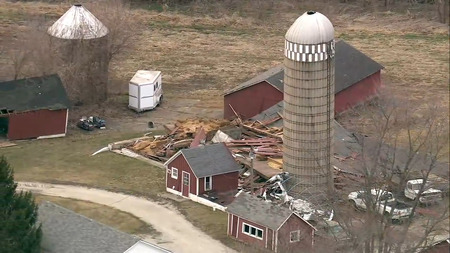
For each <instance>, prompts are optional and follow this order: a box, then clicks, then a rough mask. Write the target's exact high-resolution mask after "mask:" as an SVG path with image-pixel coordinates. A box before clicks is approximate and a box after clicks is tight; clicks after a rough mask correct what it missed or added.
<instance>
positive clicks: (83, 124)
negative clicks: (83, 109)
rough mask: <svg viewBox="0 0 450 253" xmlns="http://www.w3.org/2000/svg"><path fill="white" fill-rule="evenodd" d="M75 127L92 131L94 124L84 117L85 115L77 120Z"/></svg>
mask: <svg viewBox="0 0 450 253" xmlns="http://www.w3.org/2000/svg"><path fill="white" fill-rule="evenodd" d="M77 127H79V128H81V129H83V130H86V131H92V130H94V128H95V126H94V124H92V123H91V122H89V120H87V119H86V117H83V118H81V119H80V121H78V123H77Z"/></svg>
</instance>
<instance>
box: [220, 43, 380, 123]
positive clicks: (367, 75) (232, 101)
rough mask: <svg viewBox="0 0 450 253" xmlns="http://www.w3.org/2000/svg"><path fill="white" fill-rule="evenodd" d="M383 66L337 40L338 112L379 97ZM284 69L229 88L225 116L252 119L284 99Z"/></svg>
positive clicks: (279, 68)
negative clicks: (236, 115)
mask: <svg viewBox="0 0 450 253" xmlns="http://www.w3.org/2000/svg"><path fill="white" fill-rule="evenodd" d="M382 69H383V66H381V65H380V64H378V63H377V62H375V61H374V60H372V59H371V58H370V57H368V56H367V55H365V54H363V53H362V52H360V51H358V50H357V49H355V48H354V47H352V46H351V45H349V44H347V43H346V42H345V41H342V40H341V41H338V42H337V43H336V72H335V78H336V80H335V107H334V109H335V113H336V114H339V113H341V112H344V111H345V110H347V109H349V108H351V107H353V106H355V105H357V104H359V103H362V102H364V101H367V100H369V99H371V98H372V97H374V96H376V95H377V93H378V90H379V89H380V87H381V70H382ZM283 79H284V69H283V67H282V66H277V67H274V68H272V69H269V70H268V71H266V72H264V73H262V74H260V75H258V76H256V77H255V78H253V79H251V80H249V81H247V82H245V83H242V84H240V85H239V86H237V87H235V88H233V89H231V90H228V91H227V92H226V93H225V95H224V118H233V117H234V116H235V115H234V112H233V110H232V109H231V107H230V105H231V106H232V107H233V109H234V110H235V111H236V112H237V113H238V114H239V115H240V116H241V117H242V118H243V119H248V118H251V117H253V116H255V115H257V114H259V113H261V112H263V111H264V110H266V109H268V108H270V107H271V106H273V105H275V104H277V103H278V102H280V101H282V100H283V91H284V83H283Z"/></svg>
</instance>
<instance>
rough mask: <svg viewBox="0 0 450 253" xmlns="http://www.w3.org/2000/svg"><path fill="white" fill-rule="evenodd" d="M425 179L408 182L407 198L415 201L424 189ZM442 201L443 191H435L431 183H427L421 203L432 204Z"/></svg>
mask: <svg viewBox="0 0 450 253" xmlns="http://www.w3.org/2000/svg"><path fill="white" fill-rule="evenodd" d="M422 185H423V179H414V180H409V181H408V182H406V187H405V197H407V198H408V199H412V200H415V199H416V198H417V197H418V195H419V191H420V188H422ZM441 200H442V191H441V190H438V189H434V188H432V187H431V185H430V184H429V183H426V184H425V186H424V188H423V192H422V194H421V196H420V197H419V203H421V204H425V205H427V204H432V203H436V202H439V201H441Z"/></svg>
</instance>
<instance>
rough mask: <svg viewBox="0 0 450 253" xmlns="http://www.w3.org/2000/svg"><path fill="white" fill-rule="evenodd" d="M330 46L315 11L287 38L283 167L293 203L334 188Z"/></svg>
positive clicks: (323, 20) (330, 35)
mask: <svg viewBox="0 0 450 253" xmlns="http://www.w3.org/2000/svg"><path fill="white" fill-rule="evenodd" d="M334 46H335V40H334V28H333V25H332V24H331V22H330V20H329V19H328V18H327V17H325V16H324V15H323V14H321V13H319V12H314V11H309V12H306V13H304V14H303V15H301V16H300V17H299V18H298V19H297V20H296V21H295V22H294V24H292V26H291V27H290V28H289V30H288V31H287V33H286V35H285V51H284V52H285V59H284V67H285V70H284V113H283V122H284V130H283V145H284V147H283V168H284V170H285V171H288V172H289V173H290V175H291V176H292V177H291V179H290V180H289V182H288V183H289V184H288V189H289V194H290V195H291V196H294V197H297V198H305V199H308V200H313V199H314V198H320V199H322V198H323V197H325V194H326V193H327V190H329V187H330V186H331V183H332V182H331V155H332V154H333V128H332V122H333V119H334V53H335V47H334Z"/></svg>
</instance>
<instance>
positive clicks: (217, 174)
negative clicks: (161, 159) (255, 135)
mask: <svg viewBox="0 0 450 253" xmlns="http://www.w3.org/2000/svg"><path fill="white" fill-rule="evenodd" d="M164 166H165V167H166V169H167V173H166V189H167V191H168V192H170V193H173V194H176V195H180V196H183V197H186V198H190V199H192V200H194V201H196V202H200V203H203V204H205V203H204V202H205V201H204V200H202V199H201V198H199V197H201V196H202V195H203V194H204V193H206V192H211V193H215V194H218V193H224V192H229V191H234V190H236V189H237V187H238V179H239V171H240V169H241V167H240V166H239V165H238V164H237V163H236V161H235V160H234V158H233V156H232V155H231V152H230V151H229V150H228V148H227V147H226V146H225V144H223V143H217V144H212V145H206V146H198V147H195V148H190V149H182V150H180V151H178V153H176V154H175V155H174V156H172V157H171V158H170V159H169V160H168V161H167V162H166V163H165V164H164Z"/></svg>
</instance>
